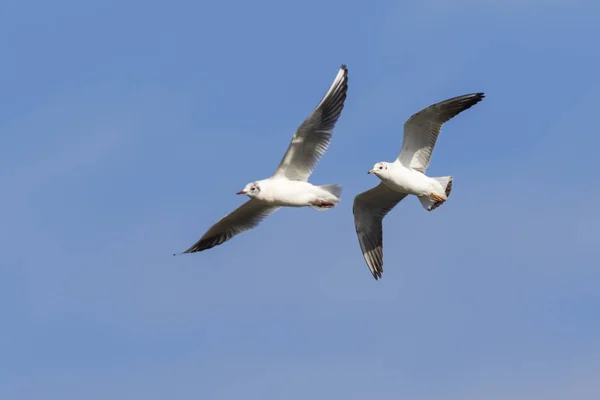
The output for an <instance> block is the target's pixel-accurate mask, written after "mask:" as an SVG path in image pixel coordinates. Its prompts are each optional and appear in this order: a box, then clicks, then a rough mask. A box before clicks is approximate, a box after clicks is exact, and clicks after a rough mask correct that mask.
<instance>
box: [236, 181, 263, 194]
mask: <svg viewBox="0 0 600 400" xmlns="http://www.w3.org/2000/svg"><path fill="white" fill-rule="evenodd" d="M259 193H260V184H259V183H258V182H250V183H249V184H247V185H246V186H245V187H244V189H243V190H240V191H239V192H237V193H236V194H245V195H246V196H248V197H250V198H253V197H257V196H258V194H259Z"/></svg>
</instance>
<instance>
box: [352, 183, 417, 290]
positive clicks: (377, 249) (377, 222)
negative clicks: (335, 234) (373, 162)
mask: <svg viewBox="0 0 600 400" xmlns="http://www.w3.org/2000/svg"><path fill="white" fill-rule="evenodd" d="M406 196H407V194H406V193H399V192H396V191H394V190H392V189H390V188H388V187H387V186H386V185H385V184H384V183H380V184H379V185H377V186H375V187H374V188H372V189H370V190H367V191H366V192H363V193H361V194H359V195H358V196H356V197H355V198H354V206H353V207H352V213H353V214H354V226H355V227H356V234H357V235H358V242H359V243H360V249H361V251H362V253H363V256H364V258H365V261H366V262H367V266H368V267H369V270H371V273H372V274H373V277H374V278H375V279H376V280H377V279H379V278H381V274H382V273H383V227H382V225H383V218H384V217H385V216H386V214H387V213H389V212H390V211H391V210H392V208H394V207H395V206H396V204H398V203H399V202H400V201H402V199H404V198H405V197H406Z"/></svg>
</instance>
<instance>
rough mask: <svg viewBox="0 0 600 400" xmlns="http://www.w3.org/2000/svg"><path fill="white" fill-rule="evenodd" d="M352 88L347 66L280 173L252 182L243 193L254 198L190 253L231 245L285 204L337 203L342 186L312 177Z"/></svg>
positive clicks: (325, 206)
mask: <svg viewBox="0 0 600 400" xmlns="http://www.w3.org/2000/svg"><path fill="white" fill-rule="evenodd" d="M347 90H348V69H347V68H346V66H345V65H342V66H341V67H340V69H339V71H338V73H337V75H336V77H335V79H334V80H333V83H332V84H331V86H330V87H329V90H327V92H326V93H325V96H323V99H322V100H321V102H320V103H319V105H317V107H316V108H315V109H314V110H313V112H312V113H311V114H310V115H309V116H308V118H307V119H306V120H305V121H304V122H303V123H302V124H301V125H300V127H298V129H297V130H296V133H294V136H293V137H292V142H291V143H290V145H289V147H288V149H287V151H286V153H285V155H284V156H283V159H282V160H281V162H280V164H279V167H278V168H277V170H276V171H275V174H273V176H271V177H270V178H267V179H263V180H259V181H254V182H250V183H248V184H247V185H246V187H244V189H243V190H240V191H239V192H237V194H244V195H246V196H248V197H250V200H248V201H247V202H246V203H244V204H242V205H241V206H240V207H238V208H237V209H236V210H234V211H233V212H232V213H230V214H229V215H227V216H225V217H223V218H222V219H221V220H220V221H218V222H217V223H216V224H214V225H213V226H212V227H211V228H210V229H209V230H208V231H207V232H206V233H205V234H204V236H202V237H201V238H200V239H199V240H198V241H197V242H196V243H194V245H193V246H192V247H190V248H189V249H187V250H186V251H184V252H183V253H181V254H184V253H195V252H197V251H203V250H207V249H210V248H212V247H214V246H218V245H220V244H223V243H225V242H226V241H228V240H229V239H231V238H232V237H234V236H235V235H237V234H239V233H242V232H245V231H248V230H250V229H252V228H254V227H256V226H257V225H258V224H259V223H261V222H262V221H263V220H264V219H265V218H267V217H268V216H269V215H271V214H273V213H274V212H275V211H277V210H278V209H279V207H305V206H308V207H312V208H313V209H316V210H319V211H324V210H327V209H330V208H333V207H335V206H336V205H337V204H338V203H339V201H340V196H341V193H342V186H341V185H337V184H334V185H321V186H315V185H312V184H311V183H309V182H308V178H309V177H310V175H311V174H312V172H313V170H314V169H315V167H316V165H317V162H318V161H319V159H320V158H321V156H322V155H323V154H324V153H325V150H327V147H328V146H329V142H330V141H331V136H332V135H333V128H334V126H335V124H336V122H337V120H338V118H339V117H340V114H341V113H342V109H343V108H344V101H345V100H346V91H347Z"/></svg>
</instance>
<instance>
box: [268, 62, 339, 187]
mask: <svg viewBox="0 0 600 400" xmlns="http://www.w3.org/2000/svg"><path fill="white" fill-rule="evenodd" d="M347 90H348V69H347V68H346V66H345V65H342V66H341V67H340V70H339V71H338V74H337V75H336V77H335V79H334V81H333V83H332V84H331V86H330V87H329V89H328V90H327V93H325V96H323V99H322V100H321V102H320V103H319V105H318V106H317V107H316V108H315V109H314V111H313V112H312V113H311V114H310V116H309V117H308V118H307V119H306V120H305V121H304V122H303V123H302V124H301V125H300V127H298V129H297V130H296V132H295V133H294V136H293V137H292V141H291V143H290V145H289V146H288V149H287V151H286V153H285V155H284V156H283V158H282V160H281V162H280V163H279V167H278V168H277V171H275V174H274V175H275V176H285V177H286V178H288V179H290V180H296V181H307V180H308V178H309V176H310V175H311V174H312V172H313V170H314V169H315V167H316V165H317V162H318V161H319V159H320V158H321V156H322V155H323V154H324V153H325V150H327V147H328V146H329V142H330V141H331V136H332V135H333V128H334V126H335V124H336V122H337V120H338V118H339V117H340V114H341V113H342V109H343V108H344V102H345V100H346V91H347Z"/></svg>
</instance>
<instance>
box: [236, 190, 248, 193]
mask: <svg viewBox="0 0 600 400" xmlns="http://www.w3.org/2000/svg"><path fill="white" fill-rule="evenodd" d="M236 194H246V192H244V191H243V190H240V191H239V192H237V193H236Z"/></svg>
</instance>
